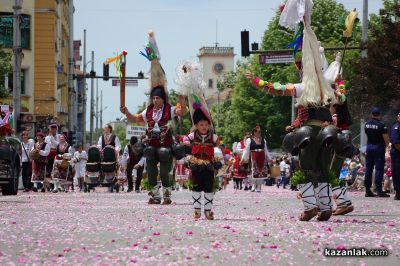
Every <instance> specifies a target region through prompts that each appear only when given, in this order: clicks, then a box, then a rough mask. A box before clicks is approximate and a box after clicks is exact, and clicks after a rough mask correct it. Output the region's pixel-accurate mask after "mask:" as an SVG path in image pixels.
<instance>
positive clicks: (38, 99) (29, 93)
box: [0, 0, 70, 129]
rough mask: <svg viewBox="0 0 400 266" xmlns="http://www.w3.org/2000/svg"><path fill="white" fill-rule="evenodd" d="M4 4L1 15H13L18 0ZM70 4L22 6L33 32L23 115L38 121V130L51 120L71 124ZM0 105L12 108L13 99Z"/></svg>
mask: <svg viewBox="0 0 400 266" xmlns="http://www.w3.org/2000/svg"><path fill="white" fill-rule="evenodd" d="M1 1H2V5H1V6H0V14H6V15H7V14H11V15H12V13H13V9H12V6H13V5H14V0H1ZM3 3H5V4H3ZM69 3H70V1H69V0H25V1H23V4H22V10H21V13H22V14H23V15H24V16H29V18H30V21H29V24H30V25H29V31H30V32H29V47H25V48H24V47H23V54H24V55H23V61H22V70H23V76H24V77H23V81H22V82H23V83H24V84H23V85H22V87H23V92H22V110H21V113H22V120H23V121H24V122H27V121H26V119H25V118H26V117H28V118H29V120H33V121H36V122H37V123H36V129H43V127H46V126H47V125H46V123H48V122H49V121H50V120H56V121H57V122H58V123H59V124H60V125H61V126H66V125H67V124H68V112H69V110H68V106H69V105H68V104H69V102H68V101H69V97H68V71H69V68H68V58H69V49H68V45H69V38H70V34H69V32H70V30H69ZM11 38H12V35H11ZM22 39H24V36H22ZM0 41H1V40H0ZM23 42H24V40H23ZM11 45H12V44H11ZM9 48H12V46H11V47H9ZM11 78H12V73H11ZM8 83H10V82H8ZM11 88H12V86H11ZM0 102H3V103H5V104H7V103H10V105H12V97H9V98H8V99H0ZM24 117H25V118H24ZM32 118H33V119H32Z"/></svg>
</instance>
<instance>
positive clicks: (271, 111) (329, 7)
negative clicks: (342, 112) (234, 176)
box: [220, 0, 361, 148]
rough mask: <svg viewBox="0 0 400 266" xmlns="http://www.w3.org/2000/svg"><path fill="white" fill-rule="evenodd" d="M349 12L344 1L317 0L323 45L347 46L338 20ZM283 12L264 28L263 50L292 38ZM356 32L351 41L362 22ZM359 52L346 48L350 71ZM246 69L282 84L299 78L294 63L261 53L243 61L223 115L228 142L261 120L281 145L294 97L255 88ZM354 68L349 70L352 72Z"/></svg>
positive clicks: (315, 23)
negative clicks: (269, 61)
mask: <svg viewBox="0 0 400 266" xmlns="http://www.w3.org/2000/svg"><path fill="white" fill-rule="evenodd" d="M348 13H349V12H348V11H346V10H345V8H344V7H343V5H342V4H337V3H336V2H335V1H334V0H314V8H313V13H312V27H313V29H314V31H315V33H316V35H317V37H318V39H319V40H320V41H321V43H322V45H323V46H326V47H328V46H337V45H342V46H343V39H342V33H343V29H341V28H339V26H338V20H339V17H340V16H346V15H347V14H348ZM279 16H280V12H277V13H276V14H275V16H274V18H273V19H272V20H271V21H270V22H269V24H268V27H267V30H266V31H265V32H264V36H263V38H262V43H261V48H262V49H263V50H267V49H268V50H270V49H282V48H285V47H286V45H287V44H289V43H290V42H291V41H292V38H293V36H294V32H293V31H290V30H287V29H286V28H283V27H281V26H279ZM353 35H354V37H353V38H351V39H350V40H349V45H353V44H354V43H357V42H358V41H359V39H360V36H361V31H360V27H359V25H356V26H355V28H354V33H353ZM358 53H359V52H357V51H356V52H353V51H352V52H346V60H347V61H345V63H344V69H345V70H346V71H347V69H350V68H351V65H350V64H348V63H346V62H351V61H352V60H354V58H356V57H357V56H358ZM326 56H327V58H328V60H329V61H332V60H333V59H334V54H333V53H326ZM297 57H300V53H299V54H298V56H297ZM246 71H250V72H252V73H254V74H256V75H258V76H260V77H261V78H263V79H264V80H267V81H273V82H274V81H279V82H280V83H282V84H284V83H288V82H291V83H296V82H299V76H298V71H297V69H296V67H295V66H294V65H260V64H259V62H258V56H252V57H251V58H250V59H248V60H247V61H244V62H239V64H238V67H237V72H236V84H235V89H234V92H233V95H232V100H231V104H230V103H228V104H227V105H228V106H227V108H228V109H227V110H225V111H224V112H223V115H222V116H221V118H222V119H224V120H225V119H226V120H225V121H223V122H222V124H223V126H224V129H221V132H220V134H221V135H222V136H223V137H224V139H225V142H226V143H229V144H230V143H232V142H234V141H236V140H238V139H239V138H241V137H242V135H243V132H245V131H249V130H251V129H252V128H253V127H254V126H255V125H256V124H260V125H261V126H262V127H263V130H267V131H266V132H265V133H266V137H267V141H268V143H269V147H271V148H278V147H280V146H281V143H282V138H283V137H284V135H285V132H284V128H285V126H286V125H288V124H290V113H291V98H290V97H273V96H270V95H267V94H265V93H263V92H260V91H257V90H255V89H254V88H253V87H252V85H251V84H250V82H249V81H248V80H247V79H246V77H245V75H244V74H245V72H246ZM351 71H352V70H349V72H350V73H351ZM232 121H234V123H232Z"/></svg>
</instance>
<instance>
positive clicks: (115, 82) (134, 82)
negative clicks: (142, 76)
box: [112, 79, 138, 87]
mask: <svg viewBox="0 0 400 266" xmlns="http://www.w3.org/2000/svg"><path fill="white" fill-rule="evenodd" d="M120 83H121V81H120V80H119V79H113V80H112V85H113V86H119V84H120ZM125 86H131V87H137V86H138V80H137V79H126V80H125Z"/></svg>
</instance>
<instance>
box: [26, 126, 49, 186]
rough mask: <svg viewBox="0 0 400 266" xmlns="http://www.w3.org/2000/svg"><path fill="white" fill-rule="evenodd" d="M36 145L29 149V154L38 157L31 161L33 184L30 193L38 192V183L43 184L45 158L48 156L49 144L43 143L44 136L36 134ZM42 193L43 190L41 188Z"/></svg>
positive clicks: (45, 174) (45, 169)
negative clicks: (34, 154) (35, 154)
mask: <svg viewBox="0 0 400 266" xmlns="http://www.w3.org/2000/svg"><path fill="white" fill-rule="evenodd" d="M36 140H37V141H36V143H35V145H34V146H33V147H32V149H31V154H33V153H37V154H39V156H37V157H35V158H34V159H33V161H32V178H31V181H32V183H33V188H32V191H34V192H37V191H38V183H42V184H43V182H44V180H45V178H46V176H47V173H46V171H47V167H46V166H47V165H46V164H47V159H48V158H47V156H48V155H49V154H50V144H49V143H47V142H45V141H44V134H43V133H42V132H38V133H36ZM42 192H45V188H44V187H42Z"/></svg>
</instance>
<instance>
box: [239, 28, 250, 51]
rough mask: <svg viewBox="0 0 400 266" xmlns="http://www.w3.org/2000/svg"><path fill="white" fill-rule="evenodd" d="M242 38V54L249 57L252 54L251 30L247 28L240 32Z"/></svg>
mask: <svg viewBox="0 0 400 266" xmlns="http://www.w3.org/2000/svg"><path fill="white" fill-rule="evenodd" d="M240 40H241V43H242V56H243V57H247V56H249V55H250V47H249V43H250V41H249V32H248V31H247V30H244V31H241V32H240Z"/></svg>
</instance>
